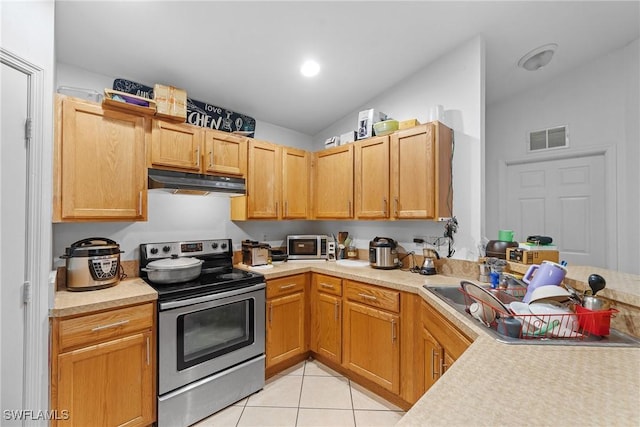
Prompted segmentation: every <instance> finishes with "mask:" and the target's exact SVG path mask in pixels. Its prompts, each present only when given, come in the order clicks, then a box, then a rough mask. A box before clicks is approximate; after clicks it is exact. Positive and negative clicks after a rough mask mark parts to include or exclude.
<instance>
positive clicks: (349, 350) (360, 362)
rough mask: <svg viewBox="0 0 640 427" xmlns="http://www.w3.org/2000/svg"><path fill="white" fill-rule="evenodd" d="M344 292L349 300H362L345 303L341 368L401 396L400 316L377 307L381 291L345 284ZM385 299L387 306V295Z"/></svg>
mask: <svg viewBox="0 0 640 427" xmlns="http://www.w3.org/2000/svg"><path fill="white" fill-rule="evenodd" d="M346 289H347V290H346V294H347V296H348V298H350V297H349V295H353V298H354V299H355V298H361V301H358V302H356V301H353V300H351V299H349V300H347V301H346V302H345V304H344V325H343V333H344V341H343V345H344V347H343V351H344V353H343V366H344V367H345V368H347V369H349V370H350V371H353V372H355V373H357V374H359V375H361V376H362V377H364V378H366V379H368V380H370V381H372V382H374V383H376V384H378V385H380V386H382V387H383V388H385V389H387V390H389V391H391V392H393V393H395V394H400V340H399V336H400V315H399V314H396V313H393V312H389V311H386V310H382V309H380V308H378V307H377V304H379V302H380V300H381V299H382V298H380V296H377V295H379V293H381V292H382V293H383V294H386V290H384V289H383V288H379V287H376V286H370V285H366V284H362V283H358V282H351V281H346ZM389 292H390V293H391V295H394V294H395V295H399V293H398V292H396V291H389ZM391 298H393V297H391ZM384 300H385V303H384V304H383V305H385V306H387V305H388V304H387V303H388V302H389V301H388V300H389V295H385V298H384Z"/></svg>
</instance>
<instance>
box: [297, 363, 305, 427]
mask: <svg viewBox="0 0 640 427" xmlns="http://www.w3.org/2000/svg"><path fill="white" fill-rule="evenodd" d="M306 372H307V361H306V360H305V361H304V364H303V365H302V381H301V382H300V394H299V395H298V407H297V408H296V423H295V424H294V425H295V426H297V425H298V419H299V418H300V402H302V389H303V387H304V377H305V373H306Z"/></svg>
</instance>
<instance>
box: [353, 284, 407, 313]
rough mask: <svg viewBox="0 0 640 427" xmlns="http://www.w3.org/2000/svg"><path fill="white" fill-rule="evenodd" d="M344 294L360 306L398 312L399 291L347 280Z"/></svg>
mask: <svg viewBox="0 0 640 427" xmlns="http://www.w3.org/2000/svg"><path fill="white" fill-rule="evenodd" d="M345 293H346V296H347V298H348V299H349V300H351V301H357V302H359V303H361V304H366V305H369V306H371V307H377V308H382V309H384V310H388V311H392V312H394V313H399V312H400V291H394V290H391V289H385V288H381V287H379V286H371V285H367V284H365V283H359V282H352V281H350V280H347V281H346V290H345Z"/></svg>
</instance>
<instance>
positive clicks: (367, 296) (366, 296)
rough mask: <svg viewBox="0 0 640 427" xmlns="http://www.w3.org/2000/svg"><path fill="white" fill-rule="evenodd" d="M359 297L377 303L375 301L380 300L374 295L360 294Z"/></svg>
mask: <svg viewBox="0 0 640 427" xmlns="http://www.w3.org/2000/svg"><path fill="white" fill-rule="evenodd" d="M358 296H359V297H362V298H364V299H368V300H371V301H375V300H377V299H378V298H376V297H374V296H373V295H367V294H358Z"/></svg>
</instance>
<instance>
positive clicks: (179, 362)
mask: <svg viewBox="0 0 640 427" xmlns="http://www.w3.org/2000/svg"><path fill="white" fill-rule="evenodd" d="M172 257H173V258H175V257H193V258H198V259H201V260H203V261H204V263H203V264H202V273H201V275H200V276H199V277H197V278H196V279H194V280H191V281H188V282H184V283H171V284H157V283H153V282H152V281H151V280H149V278H148V276H147V274H146V272H145V271H144V270H145V269H146V266H147V264H149V263H150V262H153V261H156V260H159V259H165V258H172ZM140 277H141V278H143V279H144V280H145V281H146V282H147V283H149V284H150V285H151V286H152V287H153V288H154V289H155V290H156V291H158V340H157V342H158V352H157V354H158V426H160V427H163V426H172V427H173V426H188V425H190V424H193V423H195V422H196V421H198V420H200V419H202V418H205V417H207V416H209V415H211V414H213V413H214V412H217V411H218V410H220V409H222V408H225V407H226V406H229V405H230V404H232V403H234V402H236V401H238V400H240V399H243V398H244V397H246V396H248V395H250V394H252V393H254V392H256V391H258V390H260V389H261V388H262V387H263V386H264V367H265V356H264V352H265V288H266V285H265V282H264V278H263V276H262V275H260V274H257V273H252V272H248V271H244V270H239V269H236V268H233V249H232V242H231V239H216V240H200V241H188V242H161V243H144V244H141V245H140Z"/></svg>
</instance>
